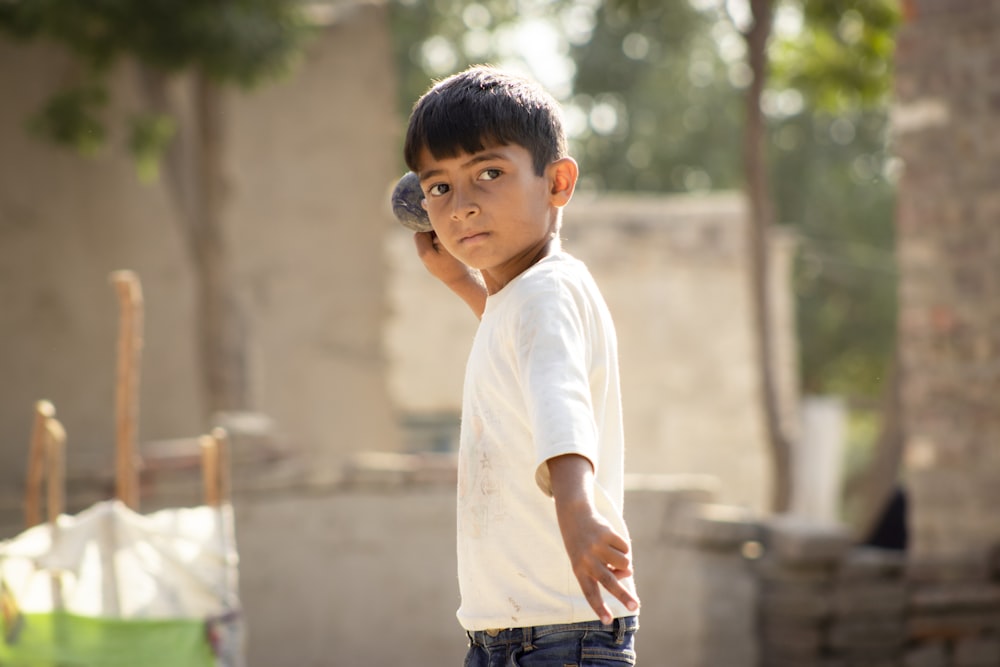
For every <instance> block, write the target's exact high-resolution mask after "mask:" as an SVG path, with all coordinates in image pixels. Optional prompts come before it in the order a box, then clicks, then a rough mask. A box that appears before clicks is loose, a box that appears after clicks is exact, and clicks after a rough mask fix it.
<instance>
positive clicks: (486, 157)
mask: <svg viewBox="0 0 1000 667" xmlns="http://www.w3.org/2000/svg"><path fill="white" fill-rule="evenodd" d="M493 160H503V161H504V162H506V161H507V160H508V158H507V157H506V156H504V155H503V154H502V153H497V152H491V153H477V154H475V155H473V156H472V157H471V158H469V159H468V160H466V161H465V162H463V163H462V164H461V165H459V168H460V169H467V168H469V167H472V166H474V165H476V164H479V163H480V162H492V161H493ZM443 173H444V169H430V170H428V171H422V172H420V174H418V176H419V178H420V181H421V182H423V181H425V180H427V179H428V178H432V177H434V176H437V175H439V174H443Z"/></svg>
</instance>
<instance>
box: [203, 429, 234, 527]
mask: <svg viewBox="0 0 1000 667" xmlns="http://www.w3.org/2000/svg"><path fill="white" fill-rule="evenodd" d="M198 441H199V442H200V443H201V477H202V486H203V488H204V495H205V504H206V505H208V506H210V507H218V506H220V505H222V504H223V503H226V502H228V501H229V435H228V434H227V433H226V431H225V429H223V428H214V429H212V433H211V434H210V435H203V436H201V438H199V439H198Z"/></svg>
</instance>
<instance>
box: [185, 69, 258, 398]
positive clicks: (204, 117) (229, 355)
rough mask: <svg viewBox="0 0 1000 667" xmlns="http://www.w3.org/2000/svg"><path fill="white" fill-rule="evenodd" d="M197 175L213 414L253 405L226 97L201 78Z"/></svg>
mask: <svg viewBox="0 0 1000 667" xmlns="http://www.w3.org/2000/svg"><path fill="white" fill-rule="evenodd" d="M194 106H195V117H196V119H197V128H198V147H199V150H198V151H197V157H196V165H197V166H196V170H195V171H196V174H197V178H198V187H199V189H200V197H198V204H199V205H198V207H197V209H196V210H195V211H194V220H193V223H194V224H193V225H192V228H191V232H192V234H191V239H190V241H191V248H190V252H191V257H192V259H193V260H194V270H195V276H196V278H197V285H198V292H197V294H196V295H195V298H196V301H197V310H196V314H197V318H198V319H197V324H196V328H197V331H198V343H199V356H200V362H201V372H202V373H203V376H202V377H203V382H204V391H205V398H206V407H207V408H208V410H209V413H210V414H211V413H215V412H218V411H224V410H238V409H245V408H247V407H249V405H248V395H247V394H248V391H247V344H246V335H245V334H246V329H245V326H244V317H243V312H242V309H241V308H240V303H239V297H238V293H237V289H236V284H235V279H234V275H233V274H234V270H233V266H232V261H231V252H230V248H229V244H228V241H227V238H226V234H225V228H224V225H223V214H224V211H225V206H226V199H227V198H228V188H227V184H226V180H225V175H224V171H223V164H224V158H225V145H226V144H225V116H226V110H225V96H224V95H223V93H222V91H221V89H220V88H219V87H218V86H216V85H215V84H213V83H212V82H211V81H209V80H208V79H207V78H206V77H205V76H203V75H201V74H198V75H196V78H195V95H194Z"/></svg>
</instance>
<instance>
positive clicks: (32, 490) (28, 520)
mask: <svg viewBox="0 0 1000 667" xmlns="http://www.w3.org/2000/svg"><path fill="white" fill-rule="evenodd" d="M55 414H56V409H55V407H53V405H52V404H51V403H50V402H48V401H38V402H37V403H35V419H34V424H33V425H32V427H31V444H30V445H29V448H28V474H27V480H26V483H25V489H24V527H25V528H31V527H32V526H37V525H38V524H40V523H41V522H42V507H41V504H42V480H43V479H44V477H45V460H46V448H47V446H46V442H47V441H48V430H47V428H46V423H47V421H48V420H49V419H52V418H53V417H55Z"/></svg>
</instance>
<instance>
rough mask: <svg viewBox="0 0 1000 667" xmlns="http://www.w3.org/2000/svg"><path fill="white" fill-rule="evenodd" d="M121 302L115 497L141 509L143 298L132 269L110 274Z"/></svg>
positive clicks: (137, 279)
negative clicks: (139, 445)
mask: <svg viewBox="0 0 1000 667" xmlns="http://www.w3.org/2000/svg"><path fill="white" fill-rule="evenodd" d="M111 282H112V284H113V285H114V286H115V290H116V292H117V294H118V302H119V318H118V372H117V375H116V380H115V436H116V437H115V497H117V498H118V499H119V500H121V501H122V502H123V503H125V505H127V506H128V507H130V508H132V509H134V510H138V509H139V460H138V454H137V452H136V444H135V441H136V431H137V424H138V417H139V375H140V374H139V369H140V362H141V359H142V344H143V333H142V328H143V301H142V287H141V286H140V284H139V278H138V277H137V276H136V275H135V273H133V272H132V271H115V272H114V273H112V274H111Z"/></svg>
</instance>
